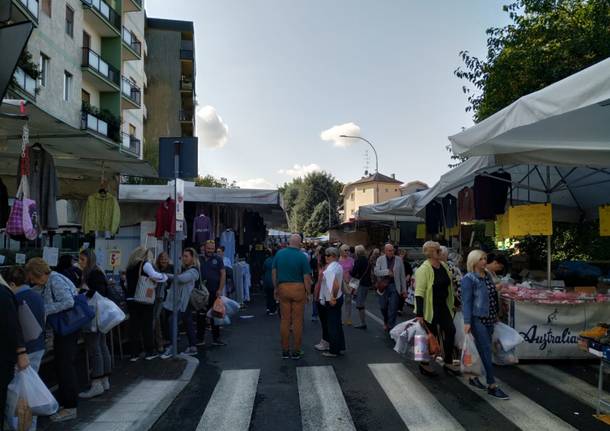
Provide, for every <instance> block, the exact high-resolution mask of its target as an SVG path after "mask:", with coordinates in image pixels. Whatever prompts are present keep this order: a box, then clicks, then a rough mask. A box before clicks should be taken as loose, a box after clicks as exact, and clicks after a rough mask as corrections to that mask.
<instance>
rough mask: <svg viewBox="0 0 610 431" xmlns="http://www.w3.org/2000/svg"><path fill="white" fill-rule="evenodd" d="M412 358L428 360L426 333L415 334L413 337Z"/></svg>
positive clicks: (420, 360) (419, 360)
mask: <svg viewBox="0 0 610 431" xmlns="http://www.w3.org/2000/svg"><path fill="white" fill-rule="evenodd" d="M413 340H414V341H413V359H414V360H416V361H418V362H422V361H429V360H430V355H429V354H428V335H419V334H418V335H415V336H414V337H413Z"/></svg>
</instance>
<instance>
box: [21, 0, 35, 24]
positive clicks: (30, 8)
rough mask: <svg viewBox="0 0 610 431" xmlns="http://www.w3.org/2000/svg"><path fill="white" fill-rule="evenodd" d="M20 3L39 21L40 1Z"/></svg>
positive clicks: (22, 0) (28, 0)
mask: <svg viewBox="0 0 610 431" xmlns="http://www.w3.org/2000/svg"><path fill="white" fill-rule="evenodd" d="M19 3H21V4H22V5H23V6H25V8H26V9H27V10H28V12H30V13H31V14H32V16H33V17H34V18H36V20H37V21H38V0H19Z"/></svg>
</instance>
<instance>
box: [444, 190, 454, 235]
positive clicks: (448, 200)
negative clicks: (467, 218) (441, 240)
mask: <svg viewBox="0 0 610 431" xmlns="http://www.w3.org/2000/svg"><path fill="white" fill-rule="evenodd" d="M442 204H443V215H444V216H445V226H446V227H447V228H448V229H451V228H453V227H455V226H457V225H458V209H457V198H456V197H455V196H453V195H447V196H445V197H444V198H443V199H442Z"/></svg>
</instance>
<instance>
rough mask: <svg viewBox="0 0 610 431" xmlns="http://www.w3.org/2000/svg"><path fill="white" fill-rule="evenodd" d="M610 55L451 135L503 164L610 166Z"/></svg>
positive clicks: (468, 151)
mask: <svg viewBox="0 0 610 431" xmlns="http://www.w3.org/2000/svg"><path fill="white" fill-rule="evenodd" d="M609 77H610V59H606V60H604V61H601V62H599V63H597V64H595V65H593V66H591V67H589V68H587V69H584V70H582V71H580V72H578V73H576V74H574V75H571V76H569V77H567V78H565V79H563V80H561V81H558V82H556V83H554V84H552V85H549V86H548V87H546V88H543V89H542V90H540V91H537V92H535V93H531V94H528V95H527V96H523V97H521V98H520V99H519V100H517V101H516V102H514V103H512V104H511V105H509V106H507V107H506V108H504V109H502V110H501V111H499V112H497V113H495V114H494V115H492V116H491V117H489V118H487V119H485V120H483V121H481V122H480V123H478V124H477V125H475V126H473V127H471V128H469V129H467V130H465V131H463V132H461V133H458V134H456V135H453V136H450V137H449V140H450V141H451V144H452V147H453V151H454V152H455V153H456V154H459V155H463V156H477V155H479V156H481V155H491V154H493V155H496V162H497V163H499V164H507V163H524V164H544V165H563V166H592V167H599V168H606V167H610V79H609Z"/></svg>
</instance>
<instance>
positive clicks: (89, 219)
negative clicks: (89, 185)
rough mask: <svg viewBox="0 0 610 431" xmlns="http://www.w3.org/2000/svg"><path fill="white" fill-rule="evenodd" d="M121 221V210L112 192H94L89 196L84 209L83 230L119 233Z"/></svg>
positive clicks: (86, 231)
mask: <svg viewBox="0 0 610 431" xmlns="http://www.w3.org/2000/svg"><path fill="white" fill-rule="evenodd" d="M120 221H121V210H120V208H119V203H118V202H117V200H116V198H115V197H114V196H113V195H111V194H110V193H105V194H104V193H94V194H92V195H91V196H89V197H88V198H87V204H86V205H85V209H84V210H83V231H84V232H85V233H88V232H92V231H93V232H98V231H99V232H110V233H111V234H113V235H114V234H115V233H117V231H118V230H119V222H120Z"/></svg>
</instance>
